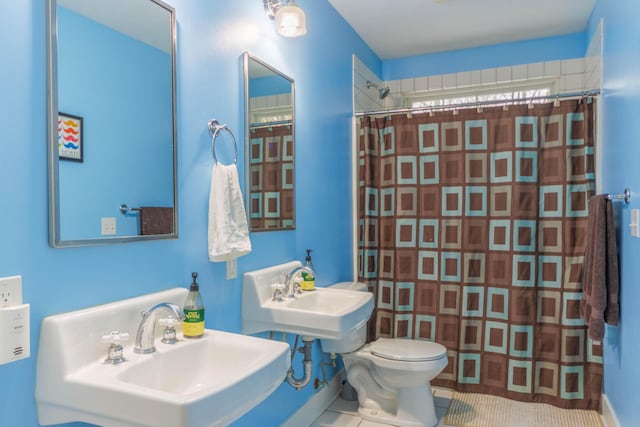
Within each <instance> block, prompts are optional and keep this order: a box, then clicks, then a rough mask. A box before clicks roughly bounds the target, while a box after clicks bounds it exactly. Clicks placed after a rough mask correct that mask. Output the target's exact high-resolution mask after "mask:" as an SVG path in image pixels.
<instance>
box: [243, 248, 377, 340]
mask: <svg viewBox="0 0 640 427" xmlns="http://www.w3.org/2000/svg"><path fill="white" fill-rule="evenodd" d="M300 265H301V264H300V262H298V261H293V262H289V263H286V264H280V265H276V266H273V267H268V268H264V269H261V270H256V271H252V272H248V273H245V274H244V275H243V280H242V282H243V287H242V329H243V332H244V333H247V334H251V333H257V332H264V331H282V332H288V333H294V334H298V335H302V337H303V339H315V338H320V339H341V338H343V337H345V336H348V335H349V334H351V332H353V331H355V330H357V329H358V328H360V327H361V326H362V325H363V324H364V323H366V322H367V320H368V319H369V316H370V315H371V312H372V310H373V295H372V294H371V293H369V292H357V291H352V290H345V289H330V288H321V287H316V288H315V289H314V290H313V291H303V292H302V293H301V294H296V296H295V298H291V299H290V298H284V299H283V300H282V301H277V300H276V301H274V300H273V299H272V289H271V284H272V283H273V282H274V281H277V278H279V277H281V276H282V275H286V274H287V273H289V272H290V271H291V270H293V269H294V268H296V267H298V266H300Z"/></svg>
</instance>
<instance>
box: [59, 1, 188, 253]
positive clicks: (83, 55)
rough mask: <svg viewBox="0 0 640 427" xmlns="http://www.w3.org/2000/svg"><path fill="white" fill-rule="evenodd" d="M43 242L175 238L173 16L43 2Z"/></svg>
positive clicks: (141, 8)
mask: <svg viewBox="0 0 640 427" xmlns="http://www.w3.org/2000/svg"><path fill="white" fill-rule="evenodd" d="M47 110H48V111H47V117H48V129H47V133H48V168H49V241H50V244H51V246H53V247H66V246H85V245H101V244H110V243H123V242H130V241H137V240H154V239H175V238H177V237H178V227H177V225H178V218H177V207H178V206H177V200H178V199H177V189H176V166H177V159H176V153H177V150H176V141H177V139H176V114H175V11H174V9H173V8H171V7H170V6H167V5H165V4H164V3H162V2H160V1H158V0H47Z"/></svg>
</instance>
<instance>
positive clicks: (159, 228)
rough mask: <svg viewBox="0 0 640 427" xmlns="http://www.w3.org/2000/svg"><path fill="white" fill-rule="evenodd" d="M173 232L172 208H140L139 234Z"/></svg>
mask: <svg viewBox="0 0 640 427" xmlns="http://www.w3.org/2000/svg"><path fill="white" fill-rule="evenodd" d="M171 233H173V208H159V207H149V206H143V207H141V208H140V234H142V235H148V234H171Z"/></svg>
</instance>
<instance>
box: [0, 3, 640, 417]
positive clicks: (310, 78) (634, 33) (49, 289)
mask: <svg viewBox="0 0 640 427" xmlns="http://www.w3.org/2000/svg"><path fill="white" fill-rule="evenodd" d="M168 3H169V4H171V5H173V6H174V7H176V10H177V19H178V60H177V71H178V88H177V89H178V137H179V179H178V186H179V195H180V198H179V202H180V211H179V214H180V239H179V240H174V241H156V242H144V243H131V244H125V245H116V246H107V247H89V248H68V249H51V248H49V246H48V242H47V235H48V234H47V185H46V182H47V175H46V131H45V117H46V110H45V72H44V70H45V31H44V28H45V24H44V23H45V12H44V2H40V1H31V2H8V1H0V39H1V40H4V43H3V44H1V45H0V57H1V58H2V59H1V60H0V61H2V62H3V63H2V65H3V78H2V79H0V117H2V118H3V121H2V124H3V130H4V134H3V138H2V140H1V141H0V144H1V146H2V148H3V153H4V154H3V155H2V156H0V197H1V200H2V209H0V224H2V227H1V228H0V230H1V231H0V233H1V234H0V236H1V238H0V277H3V276H11V275H16V274H21V275H22V276H23V283H24V284H23V286H24V298H25V302H28V303H30V304H31V313H32V314H31V326H32V335H31V350H32V356H31V357H30V358H29V359H27V360H23V361H19V362H15V363H12V364H9V365H3V366H0V378H1V379H2V381H1V382H0V425H2V426H3V427H5V426H6V427H14V426H15V427H18V426H20V427H24V426H27V427H31V426H36V425H37V416H36V406H35V401H34V398H33V393H34V384H35V359H36V352H37V343H38V335H39V325H40V321H41V320H42V318H43V317H45V316H47V315H50V314H54V313H59V312H63V311H69V310H75V309H79V308H83V307H87V306H91V305H95V304H101V303H104V302H108V301H113V300H118V299H122V298H128V297H131V296H135V295H140V294H143V293H147V292H153V291H157V290H160V289H165V288H168V287H172V286H176V285H180V286H186V285H187V284H188V282H189V277H190V274H189V273H190V272H191V271H199V273H200V283H201V290H202V293H203V295H204V298H205V304H206V306H207V327H210V328H215V329H220V330H226V331H233V332H239V331H240V292H241V289H240V283H241V280H240V277H239V278H238V279H236V280H232V281H226V280H225V279H224V276H225V273H224V266H223V265H220V264H212V263H210V262H208V260H207V256H206V228H207V220H206V213H207V201H208V191H209V179H210V172H211V165H212V163H211V162H212V160H211V155H210V145H209V144H210V139H209V135H208V132H207V129H206V123H207V121H208V120H209V119H210V118H212V117H216V118H218V119H219V120H220V121H221V122H223V123H227V124H228V125H229V126H230V128H231V129H233V130H234V132H235V134H236V137H237V138H238V139H239V140H242V139H243V137H244V135H243V131H242V117H243V116H242V111H241V109H242V92H241V90H240V88H241V83H242V79H241V75H242V74H241V71H240V68H241V67H240V64H241V61H240V55H241V53H242V52H243V51H244V50H249V51H251V52H252V53H254V54H255V55H257V56H258V57H260V58H262V59H264V60H266V61H267V62H269V63H270V64H272V65H274V66H275V67H277V68H279V69H280V70H282V71H283V72H284V73H285V74H287V75H289V76H291V77H293V78H294V79H295V80H296V95H297V96H296V125H297V128H296V130H297V147H296V151H297V160H298V162H299V164H304V167H299V168H297V170H296V174H297V175H296V185H297V189H298V191H297V193H296V194H297V200H296V202H297V203H296V206H297V213H298V217H297V229H296V230H295V231H281V232H269V233H256V234H253V235H252V241H253V247H254V250H253V252H252V253H251V254H250V255H247V256H245V257H243V258H240V259H239V262H238V270H239V273H240V274H242V272H244V271H248V270H253V269H256V268H261V267H265V266H268V265H272V264H276V263H280V262H284V261H288V260H291V259H301V258H302V257H303V255H304V249H305V248H307V247H310V248H313V249H314V265H315V267H316V268H317V269H318V270H319V275H318V278H317V281H318V283H319V284H320V285H326V284H328V283H331V282H335V281H339V280H347V279H350V278H351V273H350V272H351V269H352V260H351V258H352V254H351V248H350V236H351V233H352V230H351V218H350V215H349V213H350V208H351V199H350V183H349V182H350V176H351V175H350V174H351V172H350V169H351V160H350V156H351V148H350V123H351V108H352V104H351V55H352V53H355V54H356V55H358V57H359V58H360V59H362V60H363V61H364V62H365V63H366V64H367V66H369V68H371V70H372V71H373V72H374V73H376V74H377V75H379V76H383V77H384V79H399V78H406V77H414V76H422V75H429V74H440V73H448V72H455V71H465V70H468V69H471V68H473V69H478V68H483V67H497V66H503V65H515V64H517V63H523V62H532V61H542V60H555V59H563V58H572V57H577V56H582V55H583V54H584V49H585V46H586V40H589V37H590V36H591V34H592V33H593V31H594V28H595V25H596V24H597V21H598V19H599V18H600V17H603V18H604V21H605V42H604V89H605V92H604V96H603V108H602V110H603V117H604V126H603V133H604V138H603V139H604V144H606V146H605V150H604V168H603V169H604V170H603V176H604V188H605V189H607V190H609V191H616V192H618V191H620V190H621V189H622V188H624V187H625V186H630V187H631V189H632V190H634V185H635V184H634V183H638V182H640V176H639V175H640V170H639V169H638V168H637V167H635V164H634V160H635V158H636V157H640V144H638V142H637V140H638V139H640V121H638V120H637V117H638V115H639V114H638V113H640V111H638V110H640V107H639V106H638V105H637V104H636V102H637V98H638V95H640V50H639V49H638V43H637V41H638V40H640V27H639V26H638V25H637V23H636V22H635V21H634V19H635V18H637V17H638V16H640V4H638V3H637V1H636V0H619V1H617V2H615V5H614V4H612V2H609V1H606V0H599V1H598V4H597V7H596V11H595V12H594V16H593V18H592V21H591V22H590V25H589V30H588V34H587V37H584V35H579V34H578V35H573V36H566V37H563V38H559V39H557V42H558V43H555V42H553V43H549V42H545V41H544V40H543V41H538V42H539V43H541V44H535V43H534V44H531V45H528V44H527V43H526V42H521V43H522V44H516V45H515V46H513V47H514V48H516V49H514V50H512V49H508V50H502V49H499V48H497V47H494V48H491V47H488V48H479V49H478V50H475V49H473V50H469V52H465V51H457V52H452V53H450V54H437V55H435V56H432V57H430V58H426V59H425V58H422V57H415V58H408V59H407V60H406V61H405V63H404V65H403V63H402V61H403V60H394V61H387V62H385V63H384V72H383V64H382V63H381V62H380V61H379V60H378V59H377V57H376V56H375V54H374V53H373V52H372V51H371V50H370V49H368V47H367V46H366V45H364V43H362V41H361V40H360V39H359V38H358V37H357V35H356V34H355V33H354V32H353V30H351V29H350V28H349V27H348V26H347V25H346V24H345V23H344V22H343V21H342V19H341V18H340V17H339V15H338V14H337V12H335V11H334V10H333V9H332V8H331V7H330V6H329V5H328V3H327V2H324V1H311V0H300V1H299V4H300V6H302V7H303V8H304V9H305V10H306V11H307V19H308V25H309V33H308V34H307V35H306V36H305V37H303V38H300V39H285V38H281V37H279V36H277V35H276V34H275V33H274V31H273V26H272V23H271V21H269V20H268V19H267V18H266V17H265V15H264V13H263V11H262V6H261V5H260V4H259V3H256V2H255V1H254V0H236V1H233V2H228V3H227V4H226V5H225V8H219V7H216V6H214V5H212V3H211V2H210V1H208V0H169V1H168ZM525 46H528V47H529V49H528V52H527V53H526V56H525V57H521V56H519V54H518V47H520V48H523V47H525ZM536 46H537V47H536ZM556 47H557V49H556ZM509 52H511V53H509ZM516 54H517V55H516ZM440 55H444V56H440ZM438 63H440V65H438ZM442 63H444V64H445V65H442ZM432 67H433V68H432ZM396 68H397V70H396ZM240 162H241V163H242V158H241V159H240ZM327 170H331V173H330V174H328V173H327ZM241 176H242V171H241ZM632 203H633V202H632ZM632 206H633V204H632ZM620 215H621V218H620V221H619V224H621V226H620V228H621V242H620V246H621V269H622V295H623V296H622V325H621V326H620V327H616V328H608V330H607V338H606V342H605V388H606V393H607V395H608V396H609V398H610V400H611V402H612V404H613V407H614V409H615V410H616V412H617V414H618V416H619V418H620V421H621V423H622V426H623V427H627V426H633V425H635V423H636V417H635V414H634V411H635V409H636V407H637V399H636V398H635V396H637V385H638V383H640V367H639V366H638V365H637V364H636V363H635V360H636V359H637V357H636V354H638V352H639V351H640V344H638V343H640V328H638V327H634V326H635V325H637V324H639V323H640V313H639V312H638V310H636V309H635V307H634V306H633V304H634V303H635V302H636V301H638V300H640V288H639V287H638V286H636V285H635V277H637V276H638V275H639V274H640V265H638V263H637V262H635V258H636V257H637V255H636V254H638V253H640V252H639V251H638V249H639V248H638V246H639V245H640V241H638V240H634V239H631V238H630V237H629V236H627V234H628V233H626V227H625V226H624V224H628V223H629V210H628V208H624V207H622V212H621V214H620ZM622 231H624V232H622ZM321 357H322V355H321V354H320V353H319V351H318V349H317V347H316V349H315V351H314V358H315V360H316V361H318V360H320V358H321ZM296 363H299V360H297V361H296ZM316 370H317V364H316ZM312 394H313V390H312V389H311V388H308V389H305V390H303V391H300V392H296V391H294V390H293V389H292V388H291V387H289V386H288V385H283V386H281V387H280V389H279V390H278V391H276V392H275V393H274V394H273V395H272V396H271V397H269V398H268V400H267V402H265V403H263V404H262V405H260V406H258V407H257V408H256V409H254V410H253V411H252V412H250V413H249V414H247V415H246V416H244V417H243V418H242V419H241V420H239V421H238V422H237V423H235V425H236V426H252V425H264V426H276V425H279V424H280V423H281V422H282V421H284V420H285V419H286V418H288V417H289V416H290V415H291V414H292V413H293V412H295V411H296V410H297V409H298V408H299V407H300V406H301V405H302V404H303V403H304V402H305V401H306V400H307V399H309V398H310V397H311V395H312Z"/></svg>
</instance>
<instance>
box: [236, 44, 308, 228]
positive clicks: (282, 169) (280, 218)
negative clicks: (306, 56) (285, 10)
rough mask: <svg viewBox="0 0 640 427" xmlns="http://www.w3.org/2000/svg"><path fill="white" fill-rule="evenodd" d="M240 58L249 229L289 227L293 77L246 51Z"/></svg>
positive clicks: (292, 201)
mask: <svg viewBox="0 0 640 427" xmlns="http://www.w3.org/2000/svg"><path fill="white" fill-rule="evenodd" d="M242 58H243V64H244V95H245V148H246V150H245V152H246V155H245V159H246V164H245V175H246V189H245V198H246V206H247V216H248V218H249V228H250V229H251V231H270V230H291V229H294V228H295V227H296V221H295V186H294V176H295V170H294V165H295V162H294V158H295V155H294V154H295V132H294V82H293V79H292V78H290V77H287V76H286V75H285V74H283V73H282V72H280V71H278V70H277V69H275V68H274V67H272V66H270V65H268V64H267V63H265V62H264V61H262V60H260V59H258V58H256V57H255V56H253V55H251V54H250V53H248V52H245V53H244V54H243V56H242Z"/></svg>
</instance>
